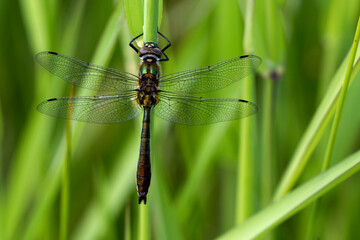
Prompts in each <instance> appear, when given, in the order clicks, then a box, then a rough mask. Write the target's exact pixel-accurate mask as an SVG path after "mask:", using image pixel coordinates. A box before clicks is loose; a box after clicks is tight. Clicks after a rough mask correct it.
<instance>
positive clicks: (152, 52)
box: [138, 42, 162, 62]
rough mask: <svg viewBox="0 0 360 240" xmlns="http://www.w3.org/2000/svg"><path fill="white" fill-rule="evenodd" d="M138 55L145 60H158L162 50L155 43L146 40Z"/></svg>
mask: <svg viewBox="0 0 360 240" xmlns="http://www.w3.org/2000/svg"><path fill="white" fill-rule="evenodd" d="M138 54H139V57H140V58H141V59H142V60H143V61H145V62H152V61H158V60H159V59H160V58H161V55H162V51H161V49H160V48H159V47H158V46H157V44H156V43H153V42H147V43H145V44H144V47H142V48H141V49H140V50H139V52H138Z"/></svg>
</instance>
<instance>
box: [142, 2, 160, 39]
mask: <svg viewBox="0 0 360 240" xmlns="http://www.w3.org/2000/svg"><path fill="white" fill-rule="evenodd" d="M158 10H159V1H158V0H145V9H144V21H145V22H144V43H147V42H153V43H157V30H158V16H159V12H158Z"/></svg>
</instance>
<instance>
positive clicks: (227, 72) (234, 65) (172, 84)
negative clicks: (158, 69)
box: [160, 55, 261, 93]
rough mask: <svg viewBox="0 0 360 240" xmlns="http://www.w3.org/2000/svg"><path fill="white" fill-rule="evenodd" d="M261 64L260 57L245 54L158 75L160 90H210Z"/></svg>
mask: <svg viewBox="0 0 360 240" xmlns="http://www.w3.org/2000/svg"><path fill="white" fill-rule="evenodd" d="M260 64H261V58H259V57H258V56H255V55H246V56H241V57H236V58H233V59H229V60H227V61H224V62H220V63H217V64H215V65H211V66H207V67H202V68H197V69H192V70H187V71H182V72H177V73H172V74H168V75H165V76H163V77H160V88H161V90H164V91H168V92H178V93H203V92H211V91H215V90H218V89H221V88H224V87H226V86H229V85H230V84H232V83H234V82H236V81H238V80H240V79H242V78H244V77H246V76H248V75H249V74H251V73H252V72H254V71H255V70H256V69H257V67H259V65H260Z"/></svg>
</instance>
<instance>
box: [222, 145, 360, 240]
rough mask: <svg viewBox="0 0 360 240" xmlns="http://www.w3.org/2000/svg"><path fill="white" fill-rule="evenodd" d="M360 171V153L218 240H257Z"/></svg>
mask: <svg viewBox="0 0 360 240" xmlns="http://www.w3.org/2000/svg"><path fill="white" fill-rule="evenodd" d="M359 170H360V151H358V152H356V153H355V154H353V155H351V156H349V157H348V158H346V159H344V160H343V161H341V162H340V163H338V164H336V165H335V166H333V167H331V168H330V169H329V170H327V171H325V172H323V173H322V174H320V175H318V176H316V177H314V178H313V179H311V180H309V181H308V182H306V183H304V184H302V185H301V186H299V187H298V188H296V189H295V190H294V191H292V192H290V193H288V194H287V195H286V196H285V197H283V198H282V199H280V200H279V201H277V202H275V203H273V204H271V205H270V206H268V207H266V208H265V209H264V210H262V211H261V212H259V213H257V214H256V215H254V216H253V217H251V218H249V219H248V220H247V221H245V222H244V223H243V224H241V225H239V226H237V227H235V228H233V229H231V230H230V231H228V232H226V233H225V234H223V235H221V236H220V237H219V238H218V239H224V240H225V239H244V240H245V239H254V238H255V237H257V236H259V235H260V234H262V233H264V232H266V231H268V230H269V229H271V228H273V227H275V226H276V225H279V224H280V223H281V222H283V221H284V220H286V219H288V218H289V217H291V216H292V215H294V214H295V213H297V212H298V211H300V210H301V209H303V208H305V207H306V206H307V205H308V204H309V203H311V202H313V201H315V200H316V199H317V198H319V197H320V196H322V195H324V194H325V193H327V192H328V191H329V190H331V189H332V188H334V187H335V186H337V185H339V184H340V183H342V182H344V181H345V180H346V179H347V178H349V177H350V176H352V175H353V174H355V173H356V172H358V171H359Z"/></svg>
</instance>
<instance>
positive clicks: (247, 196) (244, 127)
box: [235, 1, 256, 224]
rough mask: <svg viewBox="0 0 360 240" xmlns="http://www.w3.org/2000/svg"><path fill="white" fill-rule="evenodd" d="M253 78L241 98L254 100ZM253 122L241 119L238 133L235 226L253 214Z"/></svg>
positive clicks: (247, 34) (247, 33)
mask: <svg viewBox="0 0 360 240" xmlns="http://www.w3.org/2000/svg"><path fill="white" fill-rule="evenodd" d="M253 11H254V3H253V1H247V7H246V13H245V14H246V15H245V17H244V18H245V20H246V21H245V23H244V24H245V27H244V44H243V45H244V49H245V53H246V54H250V53H252V52H253V51H252V50H253V48H252V46H251V42H252V34H251V33H252V32H251V28H252V23H253V19H252V17H253ZM253 80H254V78H253V77H251V76H250V77H248V78H247V79H245V80H243V81H244V86H243V88H242V91H243V92H242V96H244V99H247V100H251V99H255V96H254V82H253ZM255 121H256V117H250V118H246V119H242V120H241V121H240V131H239V139H240V141H239V153H238V163H237V164H238V169H237V188H236V191H237V193H236V200H235V202H236V206H235V208H236V214H235V224H239V223H241V222H243V221H244V220H245V219H246V218H247V217H248V216H250V215H251V213H252V212H253V209H254V206H253V197H254V191H253V190H254V189H255V186H254V174H253V171H254V164H255V161H254V158H255V157H254V143H255V140H254V139H255V138H254V135H255V131H254V129H255V126H256V125H255Z"/></svg>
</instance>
